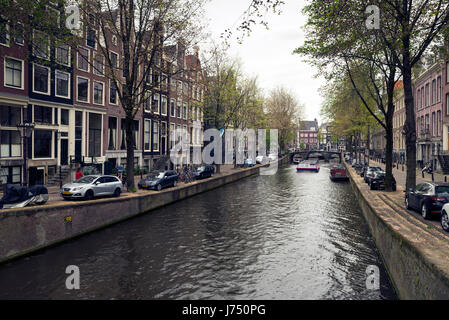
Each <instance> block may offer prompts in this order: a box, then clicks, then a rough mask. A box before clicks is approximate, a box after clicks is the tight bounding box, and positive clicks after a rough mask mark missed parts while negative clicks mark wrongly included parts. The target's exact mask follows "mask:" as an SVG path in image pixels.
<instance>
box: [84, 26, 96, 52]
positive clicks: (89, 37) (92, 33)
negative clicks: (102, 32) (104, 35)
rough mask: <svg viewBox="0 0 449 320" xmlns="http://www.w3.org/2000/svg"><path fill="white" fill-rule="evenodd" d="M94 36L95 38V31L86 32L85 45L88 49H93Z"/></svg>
mask: <svg viewBox="0 0 449 320" xmlns="http://www.w3.org/2000/svg"><path fill="white" fill-rule="evenodd" d="M95 36H96V32H95V30H93V29H88V30H87V35H86V45H87V46H88V47H91V48H95Z"/></svg>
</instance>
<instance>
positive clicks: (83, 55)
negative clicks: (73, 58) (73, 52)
mask: <svg viewBox="0 0 449 320" xmlns="http://www.w3.org/2000/svg"><path fill="white" fill-rule="evenodd" d="M78 69H80V70H82V71H86V72H89V50H88V49H85V48H79V50H78Z"/></svg>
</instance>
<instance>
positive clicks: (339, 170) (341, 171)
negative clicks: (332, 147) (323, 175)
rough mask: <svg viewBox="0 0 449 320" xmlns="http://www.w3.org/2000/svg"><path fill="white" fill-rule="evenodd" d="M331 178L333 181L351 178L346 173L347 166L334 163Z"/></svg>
mask: <svg viewBox="0 0 449 320" xmlns="http://www.w3.org/2000/svg"><path fill="white" fill-rule="evenodd" d="M329 178H330V179H331V180H332V181H347V180H349V177H348V175H347V173H346V169H345V167H343V166H341V165H338V166H337V165H334V166H333V167H332V168H331V170H330V174H329Z"/></svg>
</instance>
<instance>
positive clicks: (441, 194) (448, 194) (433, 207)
mask: <svg viewBox="0 0 449 320" xmlns="http://www.w3.org/2000/svg"><path fill="white" fill-rule="evenodd" d="M448 202H449V183H433V182H424V183H420V184H418V185H417V186H416V188H415V189H409V190H408V191H407V192H406V194H405V206H406V207H407V209H413V210H417V211H418V212H421V215H422V216H423V218H424V219H429V218H430V216H431V215H433V214H438V215H439V214H440V213H441V208H442V207H443V205H444V204H445V203H448Z"/></svg>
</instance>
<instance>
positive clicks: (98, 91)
mask: <svg viewBox="0 0 449 320" xmlns="http://www.w3.org/2000/svg"><path fill="white" fill-rule="evenodd" d="M94 103H95V104H101V105H102V104H103V103H104V101H103V84H102V83H101V82H95V81H94Z"/></svg>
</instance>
